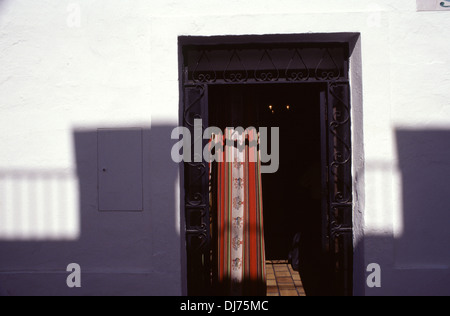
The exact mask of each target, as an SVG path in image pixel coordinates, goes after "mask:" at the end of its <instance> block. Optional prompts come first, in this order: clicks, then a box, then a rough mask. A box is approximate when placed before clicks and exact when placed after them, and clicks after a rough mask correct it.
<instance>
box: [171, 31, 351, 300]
mask: <svg viewBox="0 0 450 316" xmlns="http://www.w3.org/2000/svg"><path fill="white" fill-rule="evenodd" d="M272 40H273V37H271V38H268V39H266V41H263V43H261V44H255V41H251V42H252V44H246V43H245V39H243V38H240V39H239V43H237V44H236V43H235V44H233V43H224V39H223V38H209V39H190V38H186V39H185V42H184V43H183V41H181V42H182V45H181V46H180V48H181V50H180V56H181V58H182V60H181V61H180V63H181V64H182V68H181V69H182V70H181V71H180V76H181V78H182V80H181V84H182V98H181V107H180V117H181V119H182V124H183V125H184V126H185V127H187V128H188V129H190V130H191V131H192V134H194V133H193V130H194V120H195V119H202V121H203V128H204V129H206V128H207V127H209V126H217V127H220V128H221V129H222V130H223V129H224V128H225V127H228V126H230V127H237V126H242V127H249V126H254V127H257V128H258V127H280V167H279V170H278V172H277V173H275V174H264V175H263V176H262V184H263V185H262V187H263V203H264V223H265V224H264V225H265V239H266V252H267V258H268V259H273V260H283V259H286V258H287V256H288V254H289V251H290V250H291V246H292V241H293V237H294V236H295V235H296V234H297V233H301V242H300V246H298V247H299V249H300V254H301V255H300V257H301V258H302V259H301V264H300V270H301V272H300V273H301V274H302V275H303V276H302V278H304V282H305V283H306V284H305V285H306V286H305V287H308V288H309V290H308V292H309V293H310V294H312V295H333V294H334V295H351V294H352V275H353V273H352V271H353V244H352V240H353V238H352V237H353V235H352V233H353V228H352V225H353V204H352V199H353V191H352V169H351V168H352V164H351V163H352V161H351V154H352V148H351V146H352V145H351V117H350V93H349V92H350V88H349V78H348V61H349V44H348V42H340V43H334V42H329V43H317V42H312V43H309V42H295V39H294V40H292V39H291V40H289V41H288V42H277V41H274V42H272ZM217 41H220V43H218V42H217ZM205 42H206V44H205ZM199 141H202V142H203V147H204V146H206V145H207V144H208V140H200V139H193V140H192V146H196V144H197V145H198V142H199ZM269 151H270V148H269ZM193 161H194V162H187V163H185V164H184V165H183V166H182V172H183V175H184V180H183V183H184V184H183V185H184V188H182V190H183V189H184V198H185V203H184V205H183V211H184V212H185V217H186V243H187V275H188V293H189V295H203V294H208V293H211V291H212V288H213V286H214V284H213V283H214V282H213V278H214V273H213V271H214V242H213V238H214V236H213V234H214V231H213V227H214V221H213V216H212V215H213V214H212V212H214V210H213V209H211V205H210V203H209V201H210V190H209V188H210V186H209V176H208V162H206V161H203V162H199V161H197V160H193ZM307 284H309V286H308V285H307Z"/></svg>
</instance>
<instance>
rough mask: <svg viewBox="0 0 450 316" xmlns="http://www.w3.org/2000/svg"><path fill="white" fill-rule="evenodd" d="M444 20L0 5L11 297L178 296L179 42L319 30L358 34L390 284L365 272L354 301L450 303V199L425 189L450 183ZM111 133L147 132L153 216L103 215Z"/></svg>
mask: <svg viewBox="0 0 450 316" xmlns="http://www.w3.org/2000/svg"><path fill="white" fill-rule="evenodd" d="M449 15H450V12H417V11H416V3H415V2H414V1H411V0H396V1H392V0H379V1H370V3H368V2H365V1H360V0H341V1H336V0H323V1H307V0H280V1H275V2H274V1H269V0H247V1H237V0H230V1H217V0H195V1H190V2H187V1H182V0H177V1H173V0H168V1H153V0H150V1H149V0H132V1H121V0H109V1H100V0H71V1H67V0H62V1H50V0H41V1H32V0H28V1H26V0H0V146H1V147H0V148H2V149H1V150H0V174H1V176H0V190H1V191H0V194H3V195H2V198H0V205H1V209H0V239H1V241H0V258H1V259H0V294H68V295H73V294H172V295H179V294H181V293H183V291H184V286H183V282H184V274H183V273H182V271H183V270H182V268H181V267H182V264H181V258H182V251H183V247H182V241H181V240H180V228H179V225H180V216H179V210H178V204H179V199H178V189H177V188H178V182H177V181H178V180H177V179H178V175H177V172H178V169H177V166H176V165H175V164H172V163H171V162H170V160H169V159H168V157H169V155H170V147H171V144H170V143H169V141H170V137H169V136H170V130H171V128H173V127H174V126H175V125H177V122H178V104H179V103H178V56H177V37H178V36H180V35H197V36H199V35H204V36H208V35H240V34H279V33H284V34H288V33H298V34H300V33H310V32H312V33H335V32H359V33H361V52H362V55H361V60H362V72H361V78H362V84H363V88H362V97H363V109H362V111H363V112H362V122H361V124H362V127H363V133H364V134H363V135H361V137H362V139H363V144H364V155H363V157H361V158H362V159H363V162H364V164H362V163H361V164H360V165H358V166H361V168H360V170H355V172H358V181H361V183H362V184H359V187H360V188H361V190H360V192H358V194H360V195H359V196H358V197H357V202H358V203H359V204H358V209H357V211H358V214H361V216H359V217H361V218H362V221H361V223H360V224H362V226H361V227H360V228H361V229H360V231H359V234H358V235H357V239H356V240H355V244H356V246H357V249H358V253H360V254H364V260H363V261H365V264H369V263H372V262H376V263H379V264H381V265H382V268H383V275H384V278H383V287H382V288H381V289H367V288H366V287H365V286H364V275H363V274H358V278H357V280H356V282H357V284H356V285H357V294H368V295H378V294H423V293H444V294H450V286H449V285H447V284H445V283H444V280H446V279H447V280H448V279H449V274H450V272H449V271H450V270H449V266H450V258H449V255H448V247H447V246H446V245H447V243H448V242H449V241H450V236H449V233H447V232H446V231H445V229H444V228H445V227H444V225H445V224H446V223H448V219H449V217H448V215H446V212H445V210H446V205H448V203H447V204H446V203H445V202H446V201H447V200H448V197H447V196H449V195H447V194H446V193H447V192H446V191H445V190H446V189H445V184H444V183H443V181H444V178H445V177H441V178H435V177H431V176H430V175H439V174H444V175H445V174H447V171H450V166H449V165H448V164H449V163H448V161H450V160H448V159H446V157H447V156H446V153H447V152H446V150H445V148H446V147H445V146H442V143H445V141H446V135H447V133H448V130H450V113H449V111H450V104H449V102H450V101H449V100H450V98H449V94H450V44H448V43H449V42H448V36H447V35H448V29H449V28H450V19H449ZM104 127H107V128H114V127H120V128H124V127H125V128H126V127H130V128H131V127H141V128H143V129H144V162H146V168H145V169H144V196H145V201H144V211H143V212H142V213H124V212H119V213H100V212H98V211H97V191H96V190H97V188H96V186H97V182H96V180H97V178H96V177H97V171H96V168H97V166H96V129H97V128H104ZM354 132H355V133H357V134H359V133H361V132H362V131H360V130H355V131H354ZM418 139H420V142H419V143H417V140H418ZM430 143H431V145H430ZM433 144H434V145H433ZM430 150H431V152H432V154H430ZM423 151H427V152H428V153H429V154H427V155H424V154H422V153H423ZM356 155H358V153H356ZM416 169H423V170H425V171H424V172H421V173H420V175H422V176H421V177H420V178H417V175H416V174H415V173H414V170H416ZM427 171H430V172H429V173H428V172H427ZM427 175H428V178H426V179H425V182H423V181H422V180H424V178H423V177H424V176H425V177H426V176H427ZM155 179H156V181H155ZM405 181H408V183H404V182H405ZM441 187H444V188H441ZM435 189H436V190H435ZM58 190H59V191H58ZM49 196H50V197H52V198H50V202H49V201H48V200H49V198H48V197H49ZM443 199H444V200H443ZM423 201H426V202H425V203H424V202H423ZM33 216H35V219H34V220H32V221H30V220H29V219H30V218H33ZM359 217H358V218H359ZM27 219H28V220H27ZM426 245H432V246H431V247H426ZM72 262H76V263H79V264H80V265H81V267H82V269H83V270H82V271H83V287H82V288H81V289H79V290H69V289H67V287H66V285H65V278H66V276H67V273H66V272H65V268H66V266H67V265H68V264H69V263H72Z"/></svg>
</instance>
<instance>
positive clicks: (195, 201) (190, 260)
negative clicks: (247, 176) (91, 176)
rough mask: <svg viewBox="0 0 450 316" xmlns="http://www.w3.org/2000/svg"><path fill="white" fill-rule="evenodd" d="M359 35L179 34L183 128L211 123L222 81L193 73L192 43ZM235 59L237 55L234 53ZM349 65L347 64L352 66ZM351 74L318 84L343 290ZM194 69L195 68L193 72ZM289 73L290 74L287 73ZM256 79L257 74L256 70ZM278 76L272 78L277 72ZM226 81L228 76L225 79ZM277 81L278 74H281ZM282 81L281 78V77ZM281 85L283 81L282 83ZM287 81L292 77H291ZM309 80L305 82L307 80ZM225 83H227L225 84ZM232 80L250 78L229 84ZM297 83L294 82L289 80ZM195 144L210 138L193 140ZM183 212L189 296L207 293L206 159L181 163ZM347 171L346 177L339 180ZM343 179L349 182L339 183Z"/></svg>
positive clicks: (332, 247) (311, 40)
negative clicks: (213, 89)
mask: <svg viewBox="0 0 450 316" xmlns="http://www.w3.org/2000/svg"><path fill="white" fill-rule="evenodd" d="M356 37H358V38H359V34H354V33H336V34H306V35H267V36H225V37H221V36H219V37H180V38H179V62H180V126H185V127H187V128H189V129H191V132H192V135H193V134H194V133H193V127H194V126H193V120H194V119H196V118H201V119H202V120H203V125H204V127H207V126H208V87H209V86H210V85H212V84H218V83H217V82H216V81H215V80H216V78H211V75H210V74H207V76H204V77H206V79H205V78H204V77H202V78H201V80H195V79H196V78H195V76H193V75H192V73H191V77H189V76H190V73H189V71H190V70H189V69H188V68H187V65H186V64H185V60H186V59H185V53H186V49H187V48H188V47H190V48H194V49H198V48H199V47H200V49H207V50H209V49H214V48H217V47H227V46H228V48H229V49H230V51H233V49H236V45H243V46H239V47H245V46H247V47H254V46H255V45H256V46H257V47H258V48H261V47H262V49H263V50H264V49H265V48H264V47H266V48H267V49H270V48H271V47H280V45H281V46H283V45H294V46H293V47H295V45H297V44H301V45H311V46H312V47H316V46H320V47H322V46H321V45H333V44H338V45H341V44H345V45H349V47H350V48H349V50H350V51H349V54H351V49H352V48H351V45H352V43H353V42H355V41H356V39H355V38H356ZM232 58H233V56H232ZM347 67H348V65H347ZM346 71H347V74H346V76H344V78H343V80H339V79H341V78H333V77H332V76H331V77H330V78H325V77H323V78H318V77H316V80H314V81H312V82H314V83H317V82H323V83H324V84H326V87H327V88H326V91H324V92H323V94H322V100H323V102H322V103H323V104H322V115H323V117H324V118H326V119H323V125H322V130H323V132H324V131H325V133H326V137H324V141H323V143H322V144H323V148H326V153H324V155H323V157H322V158H323V160H324V161H326V163H323V166H324V168H325V169H324V170H323V175H324V176H323V181H325V184H326V185H324V186H323V187H324V190H326V194H323V196H324V200H323V205H324V207H326V208H327V210H328V211H327V222H326V223H324V226H323V227H324V230H326V232H327V236H326V237H327V240H325V239H324V243H325V244H326V245H327V246H326V248H327V251H328V252H329V253H330V254H332V256H330V264H335V265H336V266H337V269H338V270H339V271H340V272H339V273H337V274H336V278H337V280H336V281H337V282H341V283H342V287H341V288H342V291H341V292H340V293H338V294H342V295H352V294H353V275H352V270H353V260H352V257H353V246H354V245H353V227H352V225H353V223H352V221H353V216H352V213H353V189H352V183H353V180H352V165H351V162H352V148H351V109H350V84H349V79H348V76H347V75H348V69H347V70H346ZM191 72H192V70H191ZM286 74H287V72H286ZM255 77H257V74H256V71H255ZM272 78H273V76H272ZM222 79H223V80H224V81H226V79H227V78H226V74H224V75H223V78H222ZM255 79H256V80H255V82H253V83H261V84H264V83H274V82H273V81H272V80H271V81H264V80H262V81H260V82H258V80H257V79H258V78H255ZM277 80H278V78H277ZM281 81H282V80H281ZM277 82H278V83H279V82H280V81H277ZM286 82H288V80H286ZM304 82H305V83H306V81H304ZM224 83H225V82H224ZM227 83H228V84H230V83H231V84H233V83H239V84H245V83H246V82H240V81H238V82H227ZM289 83H292V81H289ZM195 142H202V144H203V145H205V141H204V140H201V139H198V140H195V139H193V145H194V143H195ZM180 168H181V170H180V171H181V172H180V175H181V201H182V203H181V212H182V219H183V221H184V222H185V227H183V228H184V229H185V230H184V231H183V233H184V234H185V237H186V251H187V254H186V257H185V260H186V262H185V263H184V264H185V265H186V267H187V268H186V274H187V284H186V286H187V294H189V295H207V294H210V293H211V286H212V284H211V279H212V278H211V264H212V262H211V256H210V249H211V240H210V222H209V221H210V214H209V191H208V187H209V185H208V176H207V174H208V168H207V164H206V163H205V162H201V163H200V162H198V163H195V162H192V163H184V164H181V167H180ZM342 174H344V176H343V177H344V178H345V180H340V178H342V176H341V175H342ZM342 181H344V182H345V184H342V183H340V182H342Z"/></svg>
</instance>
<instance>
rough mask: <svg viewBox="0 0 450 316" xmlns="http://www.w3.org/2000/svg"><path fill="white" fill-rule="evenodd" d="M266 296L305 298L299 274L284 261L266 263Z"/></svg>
mask: <svg viewBox="0 0 450 316" xmlns="http://www.w3.org/2000/svg"><path fill="white" fill-rule="evenodd" d="M266 270H267V296H306V294H305V290H304V289H303V284H302V280H301V278H300V274H299V273H298V272H296V271H294V270H293V269H292V267H291V265H290V264H288V262H287V261H285V260H271V261H267V262H266Z"/></svg>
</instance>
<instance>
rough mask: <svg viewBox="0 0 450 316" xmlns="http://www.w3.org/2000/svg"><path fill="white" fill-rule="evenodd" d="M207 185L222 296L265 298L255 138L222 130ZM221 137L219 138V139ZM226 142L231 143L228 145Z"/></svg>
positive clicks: (262, 233)
mask: <svg viewBox="0 0 450 316" xmlns="http://www.w3.org/2000/svg"><path fill="white" fill-rule="evenodd" d="M213 138H214V139H213V142H214V143H217V142H221V143H222V144H221V146H219V148H223V151H222V152H219V153H217V152H216V154H217V156H216V157H218V156H220V157H221V158H222V159H221V161H220V162H217V163H214V167H213V168H212V170H214V172H213V173H212V174H213V176H212V177H211V181H212V182H214V183H213V185H212V187H213V188H215V190H216V194H217V195H216V202H215V207H214V208H215V210H214V209H213V212H214V211H215V212H216V214H215V215H216V216H215V218H216V225H215V227H216V232H215V234H216V236H215V237H216V238H215V240H216V242H217V249H216V256H215V257H216V261H217V270H216V271H217V277H216V279H217V282H218V287H219V288H220V293H221V294H223V295H256V296H262V295H265V294H266V271H265V248H264V229H263V205H262V190H261V161H260V152H259V149H258V140H259V139H258V134H257V132H256V130H250V132H249V133H248V134H246V133H243V134H240V135H239V134H238V133H235V132H234V131H233V130H230V129H227V130H226V131H225V135H224V137H222V136H219V137H217V136H213ZM224 138H225V139H224ZM227 139H228V140H231V141H228V142H227Z"/></svg>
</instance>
